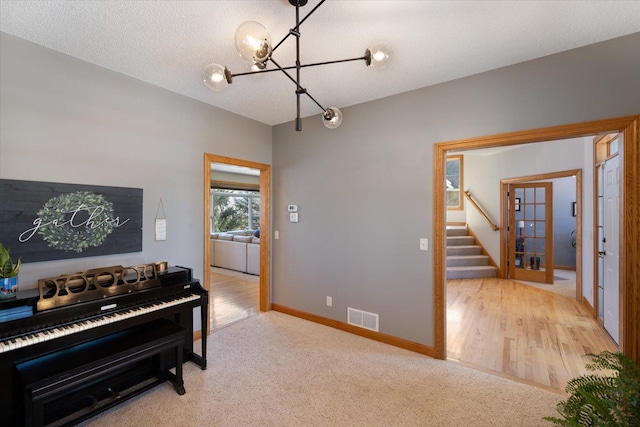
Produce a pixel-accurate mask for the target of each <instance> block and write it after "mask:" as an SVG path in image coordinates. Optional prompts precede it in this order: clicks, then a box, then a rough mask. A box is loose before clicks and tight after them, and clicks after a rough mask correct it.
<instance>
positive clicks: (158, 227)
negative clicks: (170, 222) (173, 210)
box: [155, 197, 167, 242]
mask: <svg viewBox="0 0 640 427" xmlns="http://www.w3.org/2000/svg"><path fill="white" fill-rule="evenodd" d="M160 209H162V216H161V217H159V216H158V214H159V213H160ZM155 233H156V242H159V241H163V240H167V218H166V214H165V213H164V205H163V204H162V197H160V203H158V209H157V210H156V223H155Z"/></svg>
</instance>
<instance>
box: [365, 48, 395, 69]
mask: <svg viewBox="0 0 640 427" xmlns="http://www.w3.org/2000/svg"><path fill="white" fill-rule="evenodd" d="M369 50H370V52H371V67H372V68H377V69H379V70H382V69H383V68H385V67H386V66H387V65H389V62H390V61H391V55H392V53H393V51H392V50H391V48H390V47H389V46H387V45H386V44H377V45H374V46H373V47H372V48H371V49H369Z"/></svg>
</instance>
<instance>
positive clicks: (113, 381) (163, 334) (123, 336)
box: [15, 319, 185, 426]
mask: <svg viewBox="0 0 640 427" xmlns="http://www.w3.org/2000/svg"><path fill="white" fill-rule="evenodd" d="M184 341H185V328H183V327H181V326H179V325H178V324H176V323H174V322H171V321H169V320H167V319H160V320H156V321H153V322H150V323H146V324H143V325H139V326H136V327H133V328H130V329H126V330H123V331H121V332H117V333H114V334H111V335H107V336H105V337H102V338H98V339H96V340H93V341H89V342H85V343H82V344H77V345H74V346H72V347H69V348H66V349H63V350H59V351H56V352H54V353H51V354H47V355H44V356H40V357H38V358H35V359H32V360H27V361H23V362H20V363H17V364H16V365H15V366H16V370H17V374H18V377H17V378H18V379H19V381H20V387H21V389H22V392H23V395H24V424H25V425H26V426H41V425H46V424H50V423H53V422H56V424H61V425H66V424H69V425H75V424H76V423H78V422H79V421H82V420H86V419H88V418H90V417H92V416H94V415H96V414H97V413H99V412H102V411H104V410H106V409H108V408H111V407H113V406H115V405H117V404H119V403H121V402H123V401H126V400H127V399H129V398H131V397H133V396H136V395H138V394H140V393H142V392H144V391H146V390H148V389H150V388H152V387H154V386H156V385H158V384H160V383H163V382H164V381H167V380H169V381H171V382H172V383H173V385H174V387H175V389H176V392H177V393H178V394H179V395H183V394H184V393H185V389H184V382H183V379H182V363H183V347H184ZM174 364H175V374H173V373H172V372H171V371H170V370H169V369H170V368H172V367H173V366H174Z"/></svg>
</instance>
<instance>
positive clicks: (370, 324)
mask: <svg viewBox="0 0 640 427" xmlns="http://www.w3.org/2000/svg"><path fill="white" fill-rule="evenodd" d="M347 323H348V324H350V325H354V326H359V327H361V328H365V329H369V330H371V331H376V332H378V326H379V325H378V315H377V314H375V313H369V312H367V311H362V310H358V309H355V308H351V307H347Z"/></svg>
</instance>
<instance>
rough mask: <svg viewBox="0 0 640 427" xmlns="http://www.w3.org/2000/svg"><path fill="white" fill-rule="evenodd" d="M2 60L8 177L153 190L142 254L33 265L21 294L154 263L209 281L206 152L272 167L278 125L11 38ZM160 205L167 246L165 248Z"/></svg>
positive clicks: (3, 161)
mask: <svg viewBox="0 0 640 427" xmlns="http://www.w3.org/2000/svg"><path fill="white" fill-rule="evenodd" d="M0 55H1V56H0V67H1V68H0V74H1V80H0V178H5V179H23V180H32V181H51V182H63V183H82V184H96V185H107V186H119V187H136V188H142V189H143V191H144V202H143V204H144V205H143V220H144V231H143V251H142V252H140V253H131V254H122V255H110V256H104V257H97V258H80V259H75V260H68V261H51V262H40V263H30V264H24V265H23V266H22V268H21V271H20V285H21V287H22V288H31V287H35V286H36V283H37V280H38V279H39V278H45V277H51V276H54V275H58V274H64V273H73V272H76V271H82V270H85V269H87V268H92V267H100V266H108V265H117V264H121V265H124V266H129V265H135V264H139V263H149V262H155V261H168V262H169V264H170V265H176V264H177V265H184V266H190V267H192V268H193V269H194V275H195V276H196V277H198V278H202V277H203V276H202V274H203V270H202V268H203V267H202V256H203V255H202V252H203V206H202V200H203V191H204V190H203V185H204V184H203V177H204V175H203V174H204V171H203V169H202V168H203V164H204V160H203V153H205V152H206V153H213V154H219V155H223V156H228V157H235V158H240V159H245V160H251V161H256V162H261V163H266V164H270V163H271V127H270V126H267V125H264V124H261V123H258V122H256V121H253V120H249V119H247V118H244V117H241V116H238V115H236V114H232V113H229V112H227V111H223V110H221V109H218V108H214V107H212V106H210V105H207V104H203V103H201V102H198V101H194V100H192V99H189V98H186V97H184V96H181V95H177V94H175V93H173V92H169V91H167V90H164V89H160V88H158V87H156V86H153V85H150V84H147V83H143V82H141V81H139V80H135V79H133V78H130V77H127V76H124V75H122V74H118V73H115V72H112V71H109V70H106V69H104V68H100V67H98V66H95V65H92V64H89V63H87V62H83V61H79V60H77V59H74V58H71V57H69V56H66V55H63V54H60V53H58V52H54V51H52V50H49V49H46V48H43V47H41V46H38V45H35V44H32V43H29V42H27V41H25V40H22V39H19V38H16V37H13V36H10V35H7V34H0ZM160 198H162V199H163V204H164V209H165V212H166V218H167V236H168V238H167V241H163V242H156V241H155V240H154V234H153V224H154V218H155V216H156V210H157V207H158V203H159V201H160ZM0 202H1V201H0Z"/></svg>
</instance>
